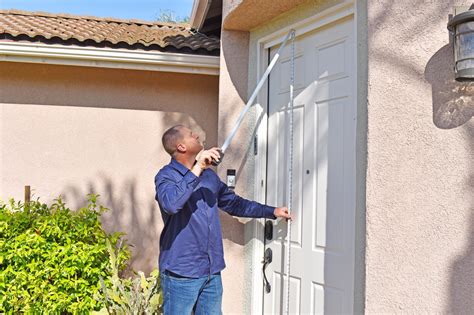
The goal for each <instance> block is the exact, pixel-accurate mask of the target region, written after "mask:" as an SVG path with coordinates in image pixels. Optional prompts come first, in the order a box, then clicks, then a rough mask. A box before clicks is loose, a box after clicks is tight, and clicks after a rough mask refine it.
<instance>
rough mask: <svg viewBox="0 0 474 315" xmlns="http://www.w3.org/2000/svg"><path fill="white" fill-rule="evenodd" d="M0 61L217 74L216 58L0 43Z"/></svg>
mask: <svg viewBox="0 0 474 315" xmlns="http://www.w3.org/2000/svg"><path fill="white" fill-rule="evenodd" d="M0 61H9V62H26V63H43V64H55V65H69V66H86V67H100V68H116V69H133V70H148V71H163V72H179V73H192V74H205V75H219V57H218V56H204V55H191V54H180V53H166V52H150V51H137V50H126V49H111V48H95V47H70V46H66V47H65V46H62V45H45V44H31V43H18V42H0Z"/></svg>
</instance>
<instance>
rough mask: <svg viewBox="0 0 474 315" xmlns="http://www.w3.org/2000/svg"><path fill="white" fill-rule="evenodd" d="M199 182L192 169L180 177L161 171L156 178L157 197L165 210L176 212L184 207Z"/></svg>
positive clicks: (170, 212) (171, 212)
mask: <svg viewBox="0 0 474 315" xmlns="http://www.w3.org/2000/svg"><path fill="white" fill-rule="evenodd" d="M198 184H199V177H197V176H196V175H194V173H193V172H191V171H188V172H186V173H185V174H184V176H183V177H182V178H179V179H176V178H173V176H170V175H168V176H167V174H165V172H160V173H158V175H157V176H156V178H155V189H156V195H155V199H156V201H158V203H159V204H160V206H161V208H162V210H163V211H165V212H166V213H168V214H170V215H173V214H176V213H178V212H179V211H180V210H181V209H183V207H184V205H185V204H186V202H187V201H188V200H189V197H191V194H192V193H193V191H194V188H196V186H197V185H198Z"/></svg>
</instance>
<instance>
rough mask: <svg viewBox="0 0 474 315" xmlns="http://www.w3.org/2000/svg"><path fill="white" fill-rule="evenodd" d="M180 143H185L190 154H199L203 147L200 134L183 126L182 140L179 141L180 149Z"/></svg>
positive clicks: (185, 147)
mask: <svg viewBox="0 0 474 315" xmlns="http://www.w3.org/2000/svg"><path fill="white" fill-rule="evenodd" d="M179 145H183V146H184V149H185V152H187V153H190V154H198V153H199V152H201V150H202V149H203V146H202V143H201V141H199V135H197V134H196V133H194V132H193V131H192V130H191V129H189V128H186V127H183V128H181V141H179V143H178V150H179Z"/></svg>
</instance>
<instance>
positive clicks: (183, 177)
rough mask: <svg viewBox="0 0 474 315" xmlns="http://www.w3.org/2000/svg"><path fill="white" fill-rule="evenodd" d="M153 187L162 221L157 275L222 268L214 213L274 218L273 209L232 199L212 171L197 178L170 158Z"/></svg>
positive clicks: (196, 273) (206, 272) (211, 271)
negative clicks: (165, 272) (222, 211)
mask: <svg viewBox="0 0 474 315" xmlns="http://www.w3.org/2000/svg"><path fill="white" fill-rule="evenodd" d="M155 188H156V196H155V199H156V201H158V204H159V206H160V210H161V215H162V217H163V221H164V228H163V231H162V232H161V237H160V258H159V266H160V272H164V271H165V270H168V271H171V272H173V273H176V274H178V275H181V276H185V277H192V278H198V277H203V276H206V275H210V274H214V273H217V272H219V271H221V270H222V269H224V267H225V263H224V252H223V247H222V232H221V225H220V221H219V213H218V208H221V209H222V210H224V211H226V212H227V213H229V214H231V215H234V216H239V217H252V218H269V219H276V218H275V216H274V215H273V212H274V210H275V208H274V207H270V206H266V205H262V204H259V203H257V202H255V201H250V200H246V199H244V198H242V197H240V196H237V195H236V194H235V193H234V192H233V191H232V190H231V189H229V188H228V187H227V185H226V184H224V183H223V182H222V181H221V180H220V179H219V177H218V176H217V174H216V173H215V172H214V171H213V170H211V169H206V170H204V171H203V172H202V173H201V175H200V176H199V177H197V176H196V175H194V173H192V172H191V170H189V169H188V168H187V167H186V166H184V165H183V164H181V163H179V162H178V161H176V160H175V159H171V162H170V163H169V164H168V165H166V166H165V167H163V168H162V169H161V170H160V171H159V172H158V174H157V175H156V176H155Z"/></svg>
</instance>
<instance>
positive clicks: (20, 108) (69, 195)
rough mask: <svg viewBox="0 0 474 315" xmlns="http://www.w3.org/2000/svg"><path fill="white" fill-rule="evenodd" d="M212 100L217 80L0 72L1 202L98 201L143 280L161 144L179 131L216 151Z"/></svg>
mask: <svg viewBox="0 0 474 315" xmlns="http://www.w3.org/2000/svg"><path fill="white" fill-rule="evenodd" d="M217 93H218V77H217V76H204V75H191V74H175V73H164V72H151V71H134V70H118V69H103V68H102V69H101V68H86V67H68V66H53V65H39V64H22V63H5V62H0V127H1V128H0V132H1V133H0V137H1V155H0V157H1V160H0V162H1V163H0V185H1V186H0V198H2V199H3V200H6V199H7V198H9V197H14V198H16V199H23V186H24V185H31V186H32V189H33V193H34V195H35V196H36V197H40V198H41V200H42V201H44V202H49V201H50V200H51V199H52V198H55V197H57V196H58V195H59V194H61V195H63V196H64V197H65V199H66V202H67V204H68V205H69V206H71V207H73V208H76V207H79V206H81V205H83V204H84V199H85V196H86V194H88V193H92V192H94V193H99V194H100V195H101V197H100V199H99V200H100V202H101V203H103V204H104V205H105V206H107V207H109V208H110V209H111V211H110V212H108V213H107V214H106V215H105V216H104V223H105V225H106V227H107V229H108V230H109V231H112V230H119V231H125V232H127V238H128V240H129V242H130V243H131V244H133V245H134V246H135V247H134V248H133V251H134V256H133V267H134V268H136V269H141V270H144V271H150V270H151V269H153V268H156V266H157V259H158V240H159V233H160V232H161V229H162V220H161V216H160V214H159V209H158V206H157V204H156V202H155V200H154V193H155V192H154V189H155V188H154V183H153V179H154V176H155V174H156V172H157V171H158V170H159V169H160V168H161V167H162V166H163V165H164V164H166V163H168V162H169V157H168V156H167V155H166V153H165V152H164V151H163V149H162V145H161V135H162V133H163V131H164V130H165V129H166V128H168V127H170V126H172V125H174V124H177V123H183V124H186V125H189V126H191V127H192V128H194V129H195V130H197V131H199V132H200V133H201V135H202V137H205V138H206V140H207V141H206V142H207V145H216V143H217V131H216V127H217V100H218V99H217ZM225 228H226V226H225V225H224V229H225ZM227 246H228V247H229V246H230V247H231V246H232V242H228V243H227Z"/></svg>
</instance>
